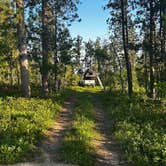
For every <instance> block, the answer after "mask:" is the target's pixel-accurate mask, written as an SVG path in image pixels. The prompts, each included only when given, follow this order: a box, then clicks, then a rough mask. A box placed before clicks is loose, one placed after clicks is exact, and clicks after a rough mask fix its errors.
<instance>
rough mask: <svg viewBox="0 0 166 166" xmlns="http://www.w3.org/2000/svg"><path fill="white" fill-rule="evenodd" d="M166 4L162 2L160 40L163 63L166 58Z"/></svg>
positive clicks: (161, 0) (162, 0)
mask: <svg viewBox="0 0 166 166" xmlns="http://www.w3.org/2000/svg"><path fill="white" fill-rule="evenodd" d="M165 16H166V2H165V0H160V40H161V62H163V61H164V56H166V19H165Z"/></svg>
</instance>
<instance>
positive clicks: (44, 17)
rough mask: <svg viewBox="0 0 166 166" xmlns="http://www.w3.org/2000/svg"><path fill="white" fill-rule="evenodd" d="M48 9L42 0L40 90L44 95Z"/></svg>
mask: <svg viewBox="0 0 166 166" xmlns="http://www.w3.org/2000/svg"><path fill="white" fill-rule="evenodd" d="M47 12H48V7H47V0H42V58H43V59H42V90H43V93H44V94H47V93H48V92H49V89H48V50H49V48H48V14H47Z"/></svg>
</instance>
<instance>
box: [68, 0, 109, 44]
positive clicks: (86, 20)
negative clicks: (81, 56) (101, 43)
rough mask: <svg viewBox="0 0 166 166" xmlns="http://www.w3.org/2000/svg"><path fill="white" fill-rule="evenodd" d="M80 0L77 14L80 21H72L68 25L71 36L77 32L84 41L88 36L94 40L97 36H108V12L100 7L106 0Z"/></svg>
mask: <svg viewBox="0 0 166 166" xmlns="http://www.w3.org/2000/svg"><path fill="white" fill-rule="evenodd" d="M81 2H82V4H80V5H79V7H78V8H79V9H78V14H79V16H80V18H81V19H82V21H81V22H74V23H72V26H71V27H70V32H71V35H72V37H75V36H77V35H78V34H79V35H81V36H82V37H83V38H84V40H85V41H87V40H88V39H89V38H91V39H92V40H95V39H96V37H97V36H99V37H102V38H108V25H107V24H106V20H107V18H108V17H109V14H108V11H104V10H103V8H102V7H103V6H104V5H105V4H106V3H107V2H108V0H81Z"/></svg>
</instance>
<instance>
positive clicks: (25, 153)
mask: <svg viewBox="0 0 166 166" xmlns="http://www.w3.org/2000/svg"><path fill="white" fill-rule="evenodd" d="M71 93H72V91H71V90H64V91H63V92H62V93H61V94H56V95H48V96H47V97H42V96H41V95H40V94H39V93H36V95H37V96H38V97H37V96H36V97H35V96H33V98H31V99H25V98H16V97H5V98H0V163H4V164H6V163H7V164H9V163H16V162H20V161H25V160H27V159H28V158H30V157H31V156H32V155H33V154H34V153H35V152H36V150H37V148H36V145H37V143H38V142H39V141H40V139H41V138H42V135H43V133H44V131H45V130H46V129H47V128H49V127H50V126H51V125H52V123H53V121H54V120H55V118H56V116H57V115H58V112H59V111H60V110H61V104H62V103H63V101H64V99H65V98H67V97H68V96H69V95H71ZM39 96H40V98H39Z"/></svg>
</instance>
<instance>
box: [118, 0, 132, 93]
mask: <svg viewBox="0 0 166 166" xmlns="http://www.w3.org/2000/svg"><path fill="white" fill-rule="evenodd" d="M121 12H122V18H121V19H122V38H123V48H124V56H125V61H126V70H127V80H128V94H129V96H131V95H132V93H133V89H132V71H131V63H130V58H129V53H128V25H127V24H128V23H127V1H126V0H121Z"/></svg>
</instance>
